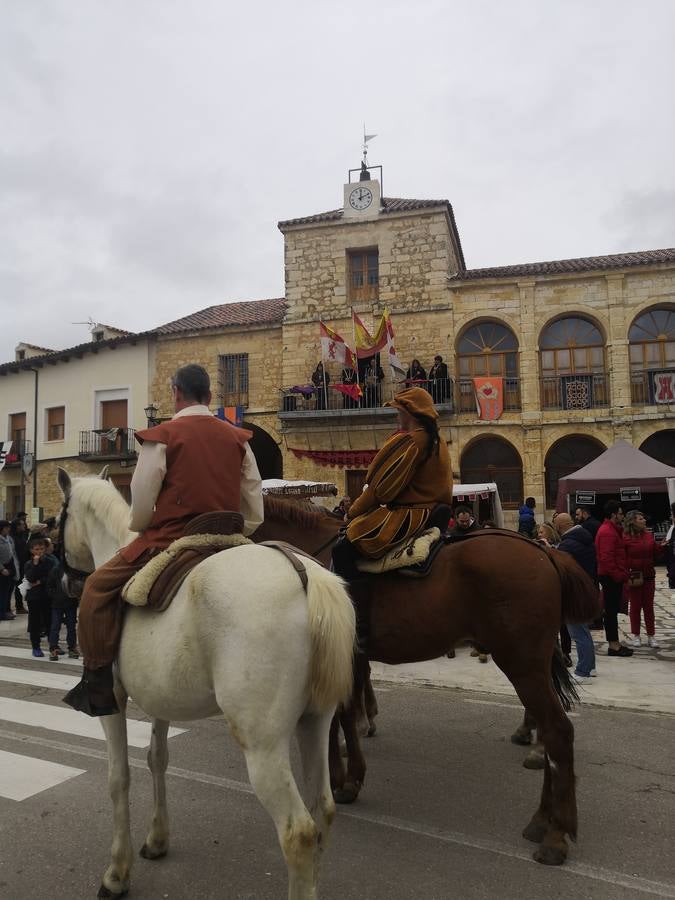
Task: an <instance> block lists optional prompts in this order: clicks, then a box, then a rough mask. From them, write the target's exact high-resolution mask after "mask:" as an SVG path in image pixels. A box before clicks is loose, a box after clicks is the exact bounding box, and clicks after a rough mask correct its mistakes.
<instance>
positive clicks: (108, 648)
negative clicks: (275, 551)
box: [64, 365, 264, 716]
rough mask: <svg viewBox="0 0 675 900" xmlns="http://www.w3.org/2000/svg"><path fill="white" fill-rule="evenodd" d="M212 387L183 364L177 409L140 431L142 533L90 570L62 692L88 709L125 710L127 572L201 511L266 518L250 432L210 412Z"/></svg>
mask: <svg viewBox="0 0 675 900" xmlns="http://www.w3.org/2000/svg"><path fill="white" fill-rule="evenodd" d="M210 387H211V386H210V380H209V376H208V373H207V372H206V371H205V369H203V368H202V367H201V366H197V365H187V366H183V367H182V368H180V369H178V371H177V372H176V374H175V375H174V377H173V379H172V381H171V390H172V393H173V397H174V401H175V413H176V414H175V415H174V417H173V418H172V419H171V420H170V421H168V422H163V423H162V424H161V425H157V426H155V427H154V428H147V429H145V430H143V431H137V432H136V437H137V438H138V440H139V441H140V442H141V445H142V446H141V449H140V452H139V455H138V462H137V465H136V470H135V472H134V476H133V478H132V480H131V523H130V528H131V530H132V531H137V532H139V534H138V536H137V537H136V538H135V539H134V540H132V541H131V543H129V544H127V546H126V547H122V549H121V550H120V551H119V553H117V554H116V555H115V556H113V558H112V559H111V560H109V562H107V563H105V564H104V565H102V566H99V568H98V569H96V571H95V572H94V573H93V574H92V575H90V576H89V578H88V579H87V581H86V583H85V588H84V592H83V594H82V600H81V601H80V614H79V632H80V646H81V648H82V651H83V654H84V675H83V677H82V681H81V682H80V683H79V684H78V685H76V686H75V687H74V688H73V689H72V691H70V692H69V693H68V694H67V695H66V697H65V698H64V699H65V702H66V703H68V704H69V705H70V706H72V707H73V708H74V709H77V710H80V711H81V712H85V713H87V714H88V715H91V716H104V715H111V714H112V713H116V712H118V711H119V710H118V707H117V703H116V701H115V696H114V694H113V674H112V664H113V660H114V659H115V657H116V656H117V649H118V647H119V642H120V637H121V633H122V622H123V613H124V604H123V602H122V598H121V595H120V591H121V589H122V587H123V586H124V584H126V582H127V581H128V580H129V578H131V576H132V575H133V574H134V573H135V572H137V571H138V570H139V569H141V568H142V567H143V566H144V565H145V564H146V563H147V562H148V560H149V559H150V557H151V556H152V555H153V554H154V553H155V552H156V550H158V549H164V548H165V547H168V546H169V544H171V543H172V542H173V541H175V540H176V539H177V538H179V537H181V536H182V534H183V530H184V528H185V526H186V525H187V523H188V522H189V521H190V520H191V519H193V518H194V517H195V516H198V515H200V514H201V513H207V512H214V511H216V510H223V509H229V510H236V511H238V512H241V513H242V515H243V517H244V534H252V533H253V532H254V531H255V530H256V528H258V526H259V525H260V524H261V523H262V521H263V518H264V513H263V499H262V484H261V480H260V473H259V471H258V466H257V464H256V461H255V457H254V456H253V452H252V451H251V448H250V446H249V444H248V441H249V439H250V438H251V437H252V434H251V432H250V431H245V430H244V429H242V428H237V427H235V426H234V425H231V424H230V423H228V422H223V421H221V420H220V419H217V418H215V417H214V416H213V415H212V414H211V412H210V411H209V403H210V402H211V389H210Z"/></svg>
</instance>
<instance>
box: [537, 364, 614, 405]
mask: <svg viewBox="0 0 675 900" xmlns="http://www.w3.org/2000/svg"><path fill="white" fill-rule="evenodd" d="M540 388H541V408H542V409H544V410H546V409H564V410H567V411H572V410H580V409H595V408H597V407H606V406H609V378H608V376H607V374H606V373H605V372H594V373H590V372H589V373H587V374H586V373H578V374H576V375H544V376H543V377H542V378H541V382H540Z"/></svg>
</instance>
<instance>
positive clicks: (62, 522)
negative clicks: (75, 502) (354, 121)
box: [59, 495, 91, 581]
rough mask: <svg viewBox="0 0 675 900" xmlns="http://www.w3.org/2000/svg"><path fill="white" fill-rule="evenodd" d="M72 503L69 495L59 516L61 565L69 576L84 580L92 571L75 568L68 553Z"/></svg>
mask: <svg viewBox="0 0 675 900" xmlns="http://www.w3.org/2000/svg"><path fill="white" fill-rule="evenodd" d="M69 503H70V495H68V496H67V497H66V498H65V499H64V501H63V506H62V507H61V515H60V516H59V544H60V546H61V565H62V566H63V571H64V572H65V573H66V575H67V576H68V577H69V578H76V579H78V580H80V581H84V579H85V578H88V577H89V576H90V575H91V572H83V571H82V569H74V568H73V567H72V566H71V565H70V563H69V562H68V553H67V551H66V522H67V521H68V504H69Z"/></svg>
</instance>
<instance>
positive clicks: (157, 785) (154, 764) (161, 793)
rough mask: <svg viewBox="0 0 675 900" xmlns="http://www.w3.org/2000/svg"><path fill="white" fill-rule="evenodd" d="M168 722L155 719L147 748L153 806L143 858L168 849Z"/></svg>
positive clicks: (158, 854) (143, 848) (162, 852)
mask: <svg viewBox="0 0 675 900" xmlns="http://www.w3.org/2000/svg"><path fill="white" fill-rule="evenodd" d="M168 731H169V723H168V722H164V721H163V720H162V719H155V720H154V721H153V723H152V738H151V741H150V749H149V750H148V768H149V769H150V771H151V772H152V787H153V794H154V806H153V810H152V822H151V824H150V831H148V835H147V837H146V839H145V843H144V844H143V846H142V847H141V856H143V857H144V858H145V859H159V858H160V857H161V856H166V853H167V851H168V849H169V811H168V809H167V805H166V769H167V766H168V765H169V747H168V743H167V735H168Z"/></svg>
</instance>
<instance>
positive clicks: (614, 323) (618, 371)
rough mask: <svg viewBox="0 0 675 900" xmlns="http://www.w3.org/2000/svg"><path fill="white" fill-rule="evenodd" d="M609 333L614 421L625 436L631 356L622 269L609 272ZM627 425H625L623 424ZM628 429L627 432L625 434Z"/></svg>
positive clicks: (619, 432) (629, 410) (617, 430)
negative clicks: (614, 272) (616, 271)
mask: <svg viewBox="0 0 675 900" xmlns="http://www.w3.org/2000/svg"><path fill="white" fill-rule="evenodd" d="M605 281H606V283H607V310H608V314H609V334H608V335H607V366H608V369H609V389H610V401H611V404H612V417H613V419H614V422H615V435H614V436H615V438H618V437H619V436H621V437H626V434H628V432H629V430H630V429H629V420H630V417H631V411H632V404H631V391H630V357H629V353H628V322H627V321H626V308H625V305H624V298H623V281H624V276H623V273H617V274H612V275H606V276H605ZM624 420H625V424H626V428H628V431H626V428H623V427H622V426H623V424H624ZM624 432H626V434H624Z"/></svg>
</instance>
